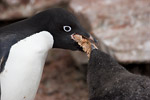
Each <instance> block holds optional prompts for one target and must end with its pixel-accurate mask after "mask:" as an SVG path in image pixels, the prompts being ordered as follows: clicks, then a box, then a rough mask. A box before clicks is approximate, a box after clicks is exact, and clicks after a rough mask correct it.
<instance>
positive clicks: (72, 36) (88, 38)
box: [71, 33, 98, 51]
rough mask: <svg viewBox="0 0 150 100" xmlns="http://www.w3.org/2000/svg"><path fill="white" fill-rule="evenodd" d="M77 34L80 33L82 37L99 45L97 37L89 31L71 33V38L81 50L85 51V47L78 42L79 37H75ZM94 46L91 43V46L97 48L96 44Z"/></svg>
mask: <svg viewBox="0 0 150 100" xmlns="http://www.w3.org/2000/svg"><path fill="white" fill-rule="evenodd" d="M75 35H79V36H81V37H82V38H85V39H87V40H89V41H90V42H91V43H92V44H94V45H95V46H97V45H98V41H97V39H96V38H95V37H94V36H92V35H91V34H88V33H82V34H78V33H74V34H72V35H71V38H72V39H73V40H74V41H75V43H76V46H77V48H78V50H80V51H83V48H82V47H81V46H80V45H79V44H78V42H77V41H78V39H77V38H76V39H75V37H74V36H75ZM79 41H80V39H79ZM92 46H93V45H91V48H92V49H95V47H94V46H93V47H92Z"/></svg>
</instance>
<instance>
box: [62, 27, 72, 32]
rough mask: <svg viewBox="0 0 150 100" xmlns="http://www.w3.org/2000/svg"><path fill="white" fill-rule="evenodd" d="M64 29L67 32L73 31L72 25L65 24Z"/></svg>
mask: <svg viewBox="0 0 150 100" xmlns="http://www.w3.org/2000/svg"><path fill="white" fill-rule="evenodd" d="M63 29H64V31H65V32H70V31H71V26H63Z"/></svg>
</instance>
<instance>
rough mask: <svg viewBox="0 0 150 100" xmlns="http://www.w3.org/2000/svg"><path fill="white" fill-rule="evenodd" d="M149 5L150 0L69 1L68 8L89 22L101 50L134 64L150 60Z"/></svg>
mask: <svg viewBox="0 0 150 100" xmlns="http://www.w3.org/2000/svg"><path fill="white" fill-rule="evenodd" d="M149 5H150V1H149V0H138V1H137V0H72V2H71V4H70V8H71V9H73V11H74V13H76V14H77V15H78V17H79V18H80V15H82V16H81V18H85V19H84V20H83V19H82V21H83V22H85V23H86V22H89V23H90V27H91V31H92V32H94V33H95V34H94V35H95V36H97V37H98V39H99V41H100V42H101V43H100V47H101V48H102V50H103V51H105V52H107V53H109V54H111V55H112V56H113V57H115V58H116V59H117V60H118V61H120V62H123V63H130V62H132V63H133V62H150V56H149V55H150V31H149V29H150V6H149ZM83 16H84V17H83ZM87 19H88V21H86V20H87Z"/></svg>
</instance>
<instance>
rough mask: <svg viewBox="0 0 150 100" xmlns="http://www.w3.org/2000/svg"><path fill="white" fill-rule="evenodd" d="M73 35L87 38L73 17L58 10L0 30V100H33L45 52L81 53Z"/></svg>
mask: <svg viewBox="0 0 150 100" xmlns="http://www.w3.org/2000/svg"><path fill="white" fill-rule="evenodd" d="M73 34H80V35H82V36H84V37H86V38H91V36H90V34H88V33H87V32H86V31H85V30H84V28H83V27H82V26H81V25H80V23H79V22H78V20H77V19H76V17H74V16H73V15H72V14H71V13H69V12H68V11H66V10H64V9H61V8H52V9H48V10H46V11H43V12H41V13H38V14H36V15H35V16H33V17H31V18H28V19H25V20H23V21H19V22H16V23H13V24H11V25H8V26H6V27H3V28H1V29H0V86H1V100H34V97H35V95H36V92H37V89H38V86H39V83H40V79H41V75H42V72H43V66H44V63H45V59H46V56H47V54H48V51H49V50H50V49H52V48H61V49H70V50H81V48H80V46H79V45H78V44H77V43H76V42H75V41H74V40H73V39H71V35H73Z"/></svg>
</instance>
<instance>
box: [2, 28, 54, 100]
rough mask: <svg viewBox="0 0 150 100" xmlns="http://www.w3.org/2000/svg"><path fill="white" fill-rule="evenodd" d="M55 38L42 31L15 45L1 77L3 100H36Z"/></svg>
mask: <svg viewBox="0 0 150 100" xmlns="http://www.w3.org/2000/svg"><path fill="white" fill-rule="evenodd" d="M53 42H54V40H53V37H52V35H51V34H50V33H49V32H46V31H42V32H40V33H36V34H34V35H32V36H30V37H27V38H25V39H23V40H21V41H19V42H18V43H16V44H14V45H13V46H12V47H11V49H10V53H9V56H8V59H7V62H6V65H5V69H4V71H3V72H2V73H1V75H0V85H1V100H34V97H35V95H36V92H37V89H38V86H39V83H40V79H41V75H42V72H43V66H44V63H45V59H46V56H47V53H48V51H49V49H51V48H52V46H53Z"/></svg>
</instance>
